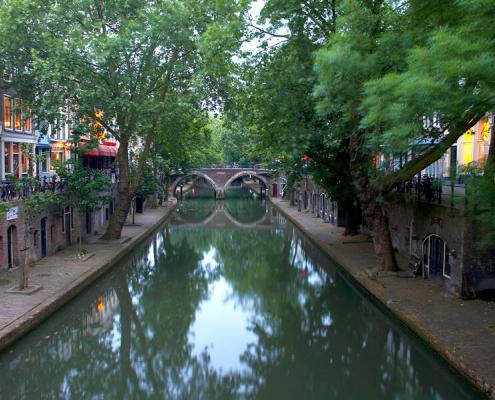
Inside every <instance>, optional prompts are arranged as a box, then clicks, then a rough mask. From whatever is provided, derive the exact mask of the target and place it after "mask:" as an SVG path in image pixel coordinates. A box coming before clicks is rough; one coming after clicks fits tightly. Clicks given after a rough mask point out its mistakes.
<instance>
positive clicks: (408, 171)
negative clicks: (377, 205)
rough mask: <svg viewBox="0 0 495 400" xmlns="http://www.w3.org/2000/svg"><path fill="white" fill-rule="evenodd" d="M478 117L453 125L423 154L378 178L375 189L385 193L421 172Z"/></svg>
mask: <svg viewBox="0 0 495 400" xmlns="http://www.w3.org/2000/svg"><path fill="white" fill-rule="evenodd" d="M480 117H481V116H476V117H474V118H471V119H469V122H467V123H466V124H465V125H464V126H459V127H453V128H452V130H451V132H449V133H448V134H447V135H446V136H444V137H443V139H442V140H441V141H440V142H439V143H437V144H436V145H434V146H432V147H430V148H429V149H428V150H426V151H425V152H424V153H423V154H421V155H419V156H418V157H415V158H413V159H412V160H411V161H409V162H407V163H406V164H404V166H403V167H402V168H401V169H400V170H398V171H395V172H392V173H391V174H389V175H386V176H384V177H382V178H379V179H378V181H377V182H376V183H375V186H376V187H377V189H378V190H379V191H380V192H382V193H386V192H389V191H390V190H392V189H393V188H394V187H395V186H397V185H399V184H400V183H402V182H405V181H407V180H409V179H411V178H413V177H414V176H415V175H416V174H417V173H419V172H421V171H422V170H423V169H425V168H426V167H427V166H428V165H430V164H432V163H434V162H435V161H437V160H438V159H440V158H441V157H442V156H443V155H444V154H445V152H446V151H447V150H448V149H449V148H450V146H452V145H453V144H454V143H455V142H456V141H457V139H459V138H460V137H461V136H462V135H463V134H464V132H466V131H467V130H468V129H469V128H470V127H471V126H472V125H473V124H474V122H475V121H477V120H479V118H480Z"/></svg>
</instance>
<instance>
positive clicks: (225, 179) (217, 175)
mask: <svg viewBox="0 0 495 400" xmlns="http://www.w3.org/2000/svg"><path fill="white" fill-rule="evenodd" d="M273 172H274V171H273V170H270V169H261V168H199V169H193V170H191V171H190V172H188V173H185V174H172V176H171V177H172V180H173V181H172V182H173V183H172V185H171V186H170V190H171V191H172V195H173V196H175V194H176V191H177V187H178V186H179V184H180V183H181V182H182V181H183V180H184V179H186V178H188V177H201V178H204V180H205V181H206V182H208V183H209V184H210V185H211V186H212V188H213V189H214V190H215V194H216V197H217V199H223V198H224V197H225V190H227V189H228V188H229V186H230V185H231V184H232V182H234V181H235V180H236V179H239V178H242V177H245V176H250V177H251V178H253V179H255V180H258V181H259V182H260V183H261V184H262V186H263V185H264V189H267V188H269V186H270V179H271V178H270V177H271V174H272V173H273Z"/></svg>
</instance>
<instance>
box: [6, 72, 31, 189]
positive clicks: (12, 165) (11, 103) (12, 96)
mask: <svg viewBox="0 0 495 400" xmlns="http://www.w3.org/2000/svg"><path fill="white" fill-rule="evenodd" d="M3 84H4V81H3V80H2V78H0V87H2V86H3ZM0 121H1V125H0V152H1V154H2V157H0V178H1V180H2V182H3V181H11V180H13V179H15V178H22V177H27V176H36V168H37V165H36V163H35V162H34V160H35V155H36V135H35V132H34V129H33V126H32V120H31V113H30V112H29V110H28V109H27V108H26V107H24V106H23V102H22V99H20V98H18V97H17V96H16V93H15V91H14V90H1V89H0Z"/></svg>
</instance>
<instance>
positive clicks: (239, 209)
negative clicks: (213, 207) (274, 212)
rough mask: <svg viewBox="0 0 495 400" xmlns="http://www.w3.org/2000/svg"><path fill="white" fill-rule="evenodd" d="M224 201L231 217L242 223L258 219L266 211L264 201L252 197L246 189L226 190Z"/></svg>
mask: <svg viewBox="0 0 495 400" xmlns="http://www.w3.org/2000/svg"><path fill="white" fill-rule="evenodd" d="M224 203H225V205H224V207H225V208H226V209H227V211H228V212H229V213H230V215H231V216H232V218H234V219H235V220H236V221H239V222H241V223H244V224H249V223H251V222H256V221H259V220H260V219H262V218H263V216H264V215H265V212H266V208H265V204H264V202H261V201H259V200H257V199H255V198H253V196H252V195H251V194H250V193H249V191H247V190H246V189H231V190H228V191H226V198H225V202H224Z"/></svg>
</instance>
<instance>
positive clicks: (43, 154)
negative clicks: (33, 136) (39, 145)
mask: <svg viewBox="0 0 495 400" xmlns="http://www.w3.org/2000/svg"><path fill="white" fill-rule="evenodd" d="M49 157H50V152H49V151H47V150H41V151H40V152H39V158H40V162H39V166H38V168H39V170H40V171H41V172H48V158H49Z"/></svg>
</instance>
